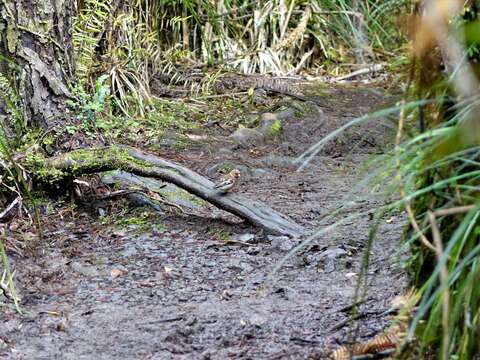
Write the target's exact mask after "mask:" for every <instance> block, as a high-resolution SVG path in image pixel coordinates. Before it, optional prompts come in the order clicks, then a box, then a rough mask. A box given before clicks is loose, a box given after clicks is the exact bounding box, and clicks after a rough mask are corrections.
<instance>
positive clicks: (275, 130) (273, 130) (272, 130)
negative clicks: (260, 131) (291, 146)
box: [268, 120, 282, 137]
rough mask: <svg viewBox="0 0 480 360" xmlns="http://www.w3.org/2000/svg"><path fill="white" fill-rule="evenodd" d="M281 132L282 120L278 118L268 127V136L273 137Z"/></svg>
mask: <svg viewBox="0 0 480 360" xmlns="http://www.w3.org/2000/svg"><path fill="white" fill-rule="evenodd" d="M281 132H282V122H281V121H280V120H275V121H274V122H273V124H271V125H270V127H269V128H268V136H271V137H274V136H278V135H279V134H280V133H281Z"/></svg>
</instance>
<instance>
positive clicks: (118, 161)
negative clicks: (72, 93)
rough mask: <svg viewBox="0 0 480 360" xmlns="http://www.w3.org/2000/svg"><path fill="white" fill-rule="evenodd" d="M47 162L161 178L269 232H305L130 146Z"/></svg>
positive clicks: (66, 169)
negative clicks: (223, 193)
mask: <svg viewBox="0 0 480 360" xmlns="http://www.w3.org/2000/svg"><path fill="white" fill-rule="evenodd" d="M45 165H46V167H47V169H48V168H50V169H54V170H55V171H61V172H62V173H64V174H65V175H66V174H71V175H80V174H87V173H94V172H101V171H107V170H124V171H128V172H130V173H132V174H135V175H140V176H145V177H153V178H157V179H161V180H163V181H167V182H171V183H173V184H175V185H177V186H179V187H181V188H182V189H185V190H187V191H188V192H190V193H192V194H194V195H196V196H198V197H200V198H202V199H204V200H206V201H208V202H210V203H212V204H214V205H215V206H217V207H218V208H220V209H223V210H225V211H228V212H230V213H232V214H235V215H237V216H239V217H240V218H243V219H245V220H247V221H248V222H250V223H252V224H254V225H256V226H259V227H261V228H263V229H265V230H266V231H267V232H269V233H273V234H280V235H289V236H294V237H298V236H301V235H302V234H304V233H305V229H304V228H303V227H302V226H300V225H298V224H296V223H295V222H294V221H292V220H291V219H289V218H288V217H286V216H284V215H282V214H280V213H278V212H276V211H275V210H273V209H271V208H269V207H268V206H266V205H265V204H263V203H261V202H259V201H253V200H250V199H247V198H245V197H243V196H239V195H235V194H225V195H222V194H219V193H218V191H215V190H214V189H213V185H214V183H213V182H212V181H210V180H209V179H207V178H205V177H203V176H202V175H200V174H198V173H196V172H194V171H192V170H190V169H188V168H186V167H184V166H181V165H179V164H175V163H173V162H171V161H168V160H165V159H162V158H160V157H158V156H155V155H151V154H146V153H144V152H142V151H140V150H138V149H135V148H132V147H129V146H111V147H106V148H100V149H81V150H75V151H72V152H69V153H65V154H62V155H59V156H57V157H52V158H49V159H46V160H45ZM57 176H58V174H57Z"/></svg>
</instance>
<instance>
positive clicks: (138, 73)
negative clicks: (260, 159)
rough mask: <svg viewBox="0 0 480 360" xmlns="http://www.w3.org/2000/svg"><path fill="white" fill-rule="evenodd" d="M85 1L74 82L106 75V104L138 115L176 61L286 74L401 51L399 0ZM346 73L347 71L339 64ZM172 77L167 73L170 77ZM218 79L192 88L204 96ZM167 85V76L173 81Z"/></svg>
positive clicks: (78, 23) (402, 0)
mask: <svg viewBox="0 0 480 360" xmlns="http://www.w3.org/2000/svg"><path fill="white" fill-rule="evenodd" d="M113 4H118V3H112V2H110V1H106V0H86V1H84V2H83V7H82V8H81V9H80V11H79V15H78V16H77V18H76V19H75V26H74V36H73V38H74V46H75V54H76V63H77V65H78V75H79V77H80V79H81V81H80V84H81V85H82V86H84V87H85V89H86V90H87V91H90V90H91V89H92V88H93V87H94V85H93V79H95V78H98V77H99V76H100V75H102V74H106V75H108V84H109V86H110V88H111V91H112V95H113V97H112V99H113V100H114V107H113V110H114V112H115V111H120V112H122V113H123V114H124V115H126V116H138V115H140V116H144V115H145V109H146V108H147V107H148V106H150V105H151V103H152V97H151V94H150V88H149V84H150V81H151V79H152V76H153V75H156V74H158V73H168V74H176V73H177V72H178V68H179V66H180V67H181V68H182V67H185V65H186V66H190V64H192V61H193V62H194V63H197V64H199V65H207V66H212V65H216V66H226V67H228V68H230V69H237V70H239V71H241V72H243V73H254V72H259V73H271V74H275V75H290V74H295V73H298V72H300V71H301V70H302V69H303V68H307V67H309V68H319V69H322V70H327V71H329V72H335V73H336V72H339V71H342V70H341V63H343V62H349V63H351V62H355V61H356V62H361V63H363V62H367V63H368V62H371V61H372V60H375V61H378V60H383V59H384V58H385V54H391V51H393V50H397V49H399V48H400V47H402V45H403V43H404V40H405V39H404V37H403V35H402V32H401V28H400V27H399V26H398V23H397V16H392V12H394V14H395V15H401V14H403V13H405V12H407V11H408V4H409V2H408V1H407V0H388V1H386V2H381V3H379V2H378V1H374V0H363V1H356V2H351V1H347V0H342V1H332V0H314V1H309V2H306V1H288V0H262V1H260V2H250V1H245V0H234V1H231V0H220V1H216V2H210V1H198V0H188V1H178V0H169V1H160V0H152V1H148V2H147V1H141V0H127V1H125V2H123V3H122V4H121V5H113ZM347 71H348V69H347ZM174 77H175V76H174ZM215 80H216V75H214V76H212V77H211V78H210V79H208V80H207V81H204V82H203V84H202V86H201V88H200V89H197V91H201V92H202V93H204V94H205V93H206V92H208V91H209V88H210V85H211V84H212V83H213V82H215ZM172 81H174V80H172Z"/></svg>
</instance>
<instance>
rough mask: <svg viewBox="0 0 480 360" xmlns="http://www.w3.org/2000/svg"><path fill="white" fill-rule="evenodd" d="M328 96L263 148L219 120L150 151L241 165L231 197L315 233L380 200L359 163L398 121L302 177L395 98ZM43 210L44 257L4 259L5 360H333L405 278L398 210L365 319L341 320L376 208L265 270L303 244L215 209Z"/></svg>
mask: <svg viewBox="0 0 480 360" xmlns="http://www.w3.org/2000/svg"><path fill="white" fill-rule="evenodd" d="M327 92H328V96H325V97H324V98H323V102H324V103H325V107H323V109H322V110H323V115H321V114H318V113H317V114H316V115H312V114H310V115H309V114H306V115H303V116H296V117H295V118H292V119H288V120H286V121H285V123H284V124H283V131H282V132H281V133H279V134H277V136H275V137H274V138H272V139H270V140H268V141H267V142H265V143H262V144H260V145H257V146H251V147H250V146H247V147H239V146H235V145H232V142H231V139H230V138H229V137H228V135H230V133H231V132H232V130H231V129H228V128H226V127H218V126H213V127H204V128H202V129H200V130H196V131H195V133H194V134H190V135H189V138H190V139H191V144H190V145H189V146H185V147H184V148H182V149H179V148H177V147H175V148H169V144H168V141H167V142H166V143H165V146H164V148H163V149H160V150H159V149H156V150H155V151H153V152H156V153H157V154H158V155H160V156H163V157H165V158H168V159H171V160H173V161H176V162H180V163H182V164H184V165H187V166H189V167H191V168H192V169H194V170H196V171H198V172H199V173H202V174H204V175H207V176H210V177H215V176H216V174H215V173H216V171H217V170H218V169H219V168H222V167H225V168H227V167H229V166H230V167H232V166H233V167H237V168H239V169H240V171H241V172H242V175H243V176H242V181H241V182H240V184H239V185H238V187H237V188H236V189H235V190H234V191H236V192H237V193H239V194H242V195H244V196H245V197H247V198H252V199H256V200H260V201H263V202H265V203H266V204H268V205H269V206H271V207H272V208H273V209H275V210H277V211H279V212H281V213H283V214H286V215H288V216H290V217H291V218H293V219H294V220H295V221H297V222H298V223H301V224H303V225H305V226H306V227H308V228H310V229H315V228H316V227H318V226H320V225H321V226H325V225H328V224H331V223H333V222H334V221H335V220H339V218H336V219H329V218H327V219H328V220H326V221H325V219H326V216H327V215H329V214H331V213H332V212H333V211H335V210H337V209H339V208H340V207H342V206H343V207H344V206H345V205H348V206H347V207H348V208H349V209H350V210H349V212H350V213H352V212H359V211H360V212H361V211H366V210H369V209H373V208H375V206H377V205H379V204H380V200H378V199H375V198H374V197H372V196H370V195H369V190H371V189H362V188H357V184H359V182H360V181H361V179H362V177H363V176H365V167H364V165H365V164H366V163H367V162H369V163H372V162H375V160H376V159H378V157H379V156H381V154H382V153H384V152H385V151H386V149H387V148H388V146H389V145H388V144H392V141H390V140H391V139H393V135H392V134H393V133H394V125H390V126H385V124H386V122H384V121H380V120H379V121H376V122H374V123H370V124H369V125H366V126H363V127H357V128H354V129H351V130H348V131H347V132H345V133H344V134H342V135H341V136H340V137H339V138H338V139H337V140H335V141H333V142H332V143H330V144H328V146H327V147H326V148H325V149H324V150H323V151H322V152H321V153H320V154H319V155H318V156H316V157H315V158H314V159H313V161H312V162H311V163H310V164H309V165H308V166H307V167H306V168H305V169H304V170H302V171H296V168H295V166H293V164H292V160H294V159H295V158H296V157H298V156H299V155H300V154H302V152H303V151H305V150H306V149H307V148H308V147H309V146H310V145H312V144H314V143H315V142H316V141H318V140H319V139H320V138H321V137H322V136H325V135H326V134H328V133H329V132H330V131H332V130H334V129H336V128H338V127H340V126H341V125H343V124H345V123H346V122H348V121H349V120H351V119H352V118H354V117H357V116H361V115H363V114H366V113H368V112H370V111H372V110H375V109H378V108H379V107H381V106H383V105H385V95H384V90H383V89H382V88H381V87H378V88H375V87H363V88H362V87H349V88H347V87H343V88H340V87H332V88H331V89H328V90H327ZM390 146H391V145H390ZM145 150H149V149H148V147H147V148H145ZM150 150H151V149H150ZM151 151H152V150H151ZM49 206H50V210H48V209H46V210H45V211H44V215H43V223H44V231H45V241H44V243H43V244H42V245H41V246H40V248H39V249H38V256H36V257H32V256H28V255H26V254H24V253H23V252H22V251H20V250H18V251H14V246H12V249H13V250H12V251H10V252H9V256H10V261H11V266H12V268H13V269H14V270H15V271H16V273H15V279H16V284H17V287H18V291H19V294H20V296H21V308H22V310H23V314H21V315H19V314H18V313H17V312H16V311H15V310H14V309H13V307H11V306H4V307H3V308H2V310H1V312H0V323H1V324H2V325H1V327H0V358H6V359H7V358H8V359H37V360H40V359H75V360H80V359H98V360H101V359H121V358H123V359H226V358H232V359H307V358H309V359H323V358H326V357H327V356H328V354H329V353H330V352H331V350H332V349H335V348H336V347H338V346H339V345H344V344H347V343H349V342H352V341H362V340H366V339H370V338H372V337H373V336H374V335H376V334H377V333H379V332H381V331H382V330H383V329H385V328H386V327H387V326H388V324H389V321H390V320H391V316H390V315H388V313H389V312H388V310H389V309H390V307H391V301H392V299H393V298H394V297H395V296H397V295H399V294H401V293H402V292H403V291H404V290H405V288H406V286H407V282H406V275H405V273H404V272H403V270H402V268H401V260H402V259H401V258H402V256H400V255H399V253H398V252H397V250H398V244H399V239H400V236H401V233H402V228H403V226H404V224H405V220H404V219H403V218H402V217H401V216H400V215H395V214H389V215H388V216H386V217H385V219H383V220H382V224H381V227H380V229H379V233H378V236H377V239H376V241H375V242H374V244H373V247H372V248H371V249H369V251H370V252H371V259H370V266H369V268H368V275H367V278H368V289H367V294H366V298H365V301H364V302H363V303H362V304H361V305H360V307H359V312H360V315H361V316H360V317H359V318H358V319H357V320H355V321H347V320H348V319H349V317H350V315H351V313H350V308H351V307H350V305H351V304H352V302H353V301H354V297H353V295H354V292H355V286H356V284H357V280H358V274H359V272H360V267H361V261H362V256H363V254H364V250H365V248H366V246H367V240H368V233H369V229H370V226H371V225H372V223H373V221H372V219H371V217H369V216H368V215H365V216H359V217H358V218H356V219H355V220H351V221H349V222H346V223H344V224H342V225H340V226H338V227H336V228H335V229H333V230H331V231H330V232H328V233H327V234H325V235H323V236H321V237H320V238H319V239H317V240H316V241H315V242H314V243H313V245H312V246H310V247H308V248H307V249H306V250H304V251H303V252H301V253H299V254H297V255H296V256H293V257H291V258H290V259H288V260H287V261H286V263H285V265H284V266H283V267H282V268H280V270H278V271H277V272H276V273H275V274H273V276H271V277H268V275H269V273H270V272H271V271H272V269H273V268H274V267H275V265H276V264H278V263H279V261H280V260H281V259H282V258H284V256H285V255H286V254H287V253H288V252H289V251H290V250H291V249H292V248H293V247H294V246H295V245H297V244H298V243H299V242H300V240H296V239H289V238H286V237H278V236H269V235H265V234H263V232H262V231H260V230H259V229H257V228H255V227H252V226H250V225H248V224H245V223H243V222H242V221H240V219H238V218H235V217H233V216H231V215H228V214H225V213H223V212H222V211H220V210H214V209H212V207H209V206H206V207H204V208H203V210H202V211H200V212H198V213H197V214H196V215H195V214H185V213H180V212H178V211H176V210H175V209H170V210H168V209H164V210H163V211H162V213H155V212H154V211H152V210H151V209H149V208H136V209H133V208H130V207H128V206H127V204H126V203H125V202H122V201H118V200H117V201H111V202H108V204H107V205H105V204H103V205H102V208H95V207H96V206H97V205H95V204H89V205H88V206H87V205H77V206H74V207H72V206H71V205H70V204H68V203H63V204H53V205H49ZM47 210H48V211H47ZM99 213H100V215H102V216H101V217H100V216H99V215H98V214H99ZM10 230H11V232H12V233H14V234H15V237H16V238H17V239H18V240H19V241H20V240H24V239H25V238H28V237H29V236H30V237H32V236H33V234H32V233H29V232H28V231H26V230H25V228H22V227H21V226H19V228H18V229H16V228H15V227H12V226H11V229H10ZM11 244H13V245H14V244H15V240H12V243H11ZM2 299H3V300H2ZM0 300H2V301H3V302H6V299H4V298H0Z"/></svg>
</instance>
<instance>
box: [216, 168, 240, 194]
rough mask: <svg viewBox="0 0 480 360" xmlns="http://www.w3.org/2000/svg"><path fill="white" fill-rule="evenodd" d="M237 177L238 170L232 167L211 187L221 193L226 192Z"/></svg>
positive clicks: (238, 176)
mask: <svg viewBox="0 0 480 360" xmlns="http://www.w3.org/2000/svg"><path fill="white" fill-rule="evenodd" d="M239 178H240V171H238V170H237V169H234V170H232V171H230V172H229V173H228V174H227V175H225V176H223V177H222V178H221V179H220V180H219V182H218V183H216V184H215V186H214V187H213V188H214V189H216V190H218V191H220V192H222V193H226V192H228V191H229V190H230V189H232V188H233V187H234V186H235V184H236V183H237V181H238V179H239Z"/></svg>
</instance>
